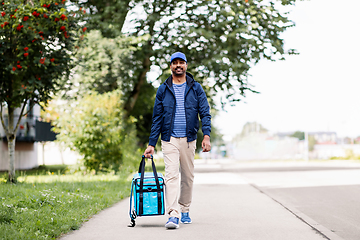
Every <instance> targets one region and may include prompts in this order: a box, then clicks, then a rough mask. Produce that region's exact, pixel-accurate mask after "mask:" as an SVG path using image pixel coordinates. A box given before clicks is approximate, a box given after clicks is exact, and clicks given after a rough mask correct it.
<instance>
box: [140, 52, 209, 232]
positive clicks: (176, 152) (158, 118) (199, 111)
mask: <svg viewBox="0 0 360 240" xmlns="http://www.w3.org/2000/svg"><path fill="white" fill-rule="evenodd" d="M187 67H188V64H187V59H186V56H185V54H183V53H181V52H176V53H174V54H173V55H172V56H171V60H170V69H171V72H172V74H171V76H170V77H169V78H168V79H167V80H166V81H165V82H164V83H163V84H162V85H161V86H160V87H159V89H158V90H157V93H156V99H155V104H154V112H153V119H152V126H151V133H150V138H149V146H148V147H147V149H146V150H145V152H144V155H145V156H146V157H150V155H153V154H154V147H155V145H156V143H157V141H158V138H159V135H160V134H161V146H162V151H163V154H164V162H165V185H166V191H165V192H166V194H165V195H166V211H167V214H168V215H169V220H168V222H167V223H166V224H165V227H166V228H168V229H171V228H178V227H179V218H180V216H181V222H182V223H191V218H190V216H189V209H190V204H191V200H192V191H193V181H194V157H195V150H196V138H197V132H198V130H199V116H200V119H201V123H202V132H203V134H204V138H203V141H202V144H201V145H202V150H203V152H208V151H210V150H211V144H210V132H211V115H210V107H209V103H208V101H207V98H206V94H205V92H204V90H203V88H202V87H201V85H200V84H199V83H198V82H196V81H195V80H194V77H193V76H192V75H191V74H190V73H188V72H186V70H187ZM179 166H180V169H179ZM179 170H180V173H181V184H179ZM179 193H180V195H179ZM180 211H181V212H180Z"/></svg>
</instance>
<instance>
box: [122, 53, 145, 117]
mask: <svg viewBox="0 0 360 240" xmlns="http://www.w3.org/2000/svg"><path fill="white" fill-rule="evenodd" d="M150 64H151V62H150V57H146V58H145V59H144V61H143V71H142V72H141V73H140V74H139V76H138V80H137V83H136V84H135V86H134V89H133V91H132V92H131V94H130V96H129V98H128V99H127V101H126V103H125V107H124V109H125V110H126V112H127V115H128V116H129V115H130V112H131V111H132V110H133V108H134V106H135V103H136V100H137V99H138V97H139V94H140V90H141V87H142V85H143V84H144V82H145V81H146V73H147V72H148V71H149V70H150Z"/></svg>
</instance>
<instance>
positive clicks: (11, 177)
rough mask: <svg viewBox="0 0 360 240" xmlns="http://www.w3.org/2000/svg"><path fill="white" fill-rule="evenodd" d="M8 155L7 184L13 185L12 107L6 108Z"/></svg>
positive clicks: (13, 142) (14, 138) (13, 135)
mask: <svg viewBox="0 0 360 240" xmlns="http://www.w3.org/2000/svg"><path fill="white" fill-rule="evenodd" d="M8 114H9V115H8V128H7V130H8V134H7V136H6V137H7V141H8V153H9V182H11V183H15V182H16V176H15V140H16V134H15V131H14V130H15V129H14V109H13V108H12V107H8Z"/></svg>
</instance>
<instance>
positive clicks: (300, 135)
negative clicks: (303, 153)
mask: <svg viewBox="0 0 360 240" xmlns="http://www.w3.org/2000/svg"><path fill="white" fill-rule="evenodd" d="M290 137H294V138H297V139H299V140H304V139H305V133H304V132H300V131H296V132H294V133H293V134H292V135H290Z"/></svg>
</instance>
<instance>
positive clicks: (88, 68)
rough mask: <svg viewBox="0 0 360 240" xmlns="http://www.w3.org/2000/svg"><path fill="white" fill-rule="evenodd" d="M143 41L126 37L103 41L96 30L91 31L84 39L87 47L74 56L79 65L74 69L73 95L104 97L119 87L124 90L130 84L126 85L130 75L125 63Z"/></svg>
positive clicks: (103, 38) (104, 39)
mask: <svg viewBox="0 0 360 240" xmlns="http://www.w3.org/2000/svg"><path fill="white" fill-rule="evenodd" d="M143 39H144V38H134V37H125V36H118V37H116V38H105V37H103V36H102V35H101V32H100V31H99V30H92V31H90V32H89V33H88V34H87V36H86V37H85V39H84V43H85V45H86V46H85V47H84V48H82V49H80V50H79V51H78V53H77V55H76V58H77V59H78V62H79V65H78V67H77V68H76V69H75V70H76V73H77V77H76V78H75V80H74V82H75V83H76V85H77V87H76V89H77V92H76V93H77V94H80V95H83V94H85V93H86V92H87V91H89V90H94V91H97V92H99V93H105V92H111V91H113V90H117V89H119V88H120V87H121V88H122V89H124V88H125V87H126V85H127V84H129V83H128V82H127V81H125V78H126V75H128V74H130V73H129V71H131V69H129V68H126V67H125V65H124V62H125V61H127V59H128V58H129V55H130V54H132V52H133V51H135V50H136V48H137V47H136V45H137V44H139V43H140V42H141V41H143Z"/></svg>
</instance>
